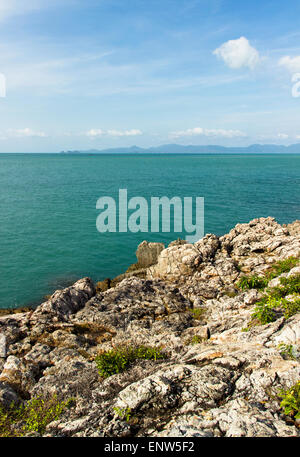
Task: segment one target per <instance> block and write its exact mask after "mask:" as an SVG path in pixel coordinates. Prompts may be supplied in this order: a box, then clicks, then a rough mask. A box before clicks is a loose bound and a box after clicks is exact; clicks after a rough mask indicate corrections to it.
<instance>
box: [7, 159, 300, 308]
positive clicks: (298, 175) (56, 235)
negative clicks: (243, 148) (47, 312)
mask: <svg viewBox="0 0 300 457" xmlns="http://www.w3.org/2000/svg"><path fill="white" fill-rule="evenodd" d="M119 189H127V190H128V198H129V199H130V198H131V197H135V196H140V197H145V198H146V199H147V200H148V201H150V198H151V197H153V196H157V197H162V196H167V197H169V198H172V197H174V196H179V197H185V196H188V197H194V198H195V197H197V196H199V197H204V198H205V233H215V234H216V235H222V234H224V233H226V232H228V231H229V230H230V229H231V228H233V227H234V226H235V225H236V224H237V223H242V222H249V221H250V220H251V219H253V218H256V217H266V216H273V217H275V218H276V220H277V221H278V222H279V223H281V224H282V223H289V222H292V221H294V220H295V219H300V192H299V190H300V155H291V154H289V155H283V154H251V155H250V154H247V155H245V154H243V155H242V154H223V155H220V154H214V155H212V154H210V155H208V154H199V155H195V154H193V155H179V154H176V155H175V154H165V155H164V154H159V155H157V154H155V155H154V154H145V155H133V154H126V155H60V154H0V209H1V213H0V222H1V224H0V236H1V244H0V286H1V295H0V308H9V307H17V306H24V305H32V306H34V305H37V304H38V303H40V302H42V301H43V297H44V296H45V295H47V294H51V293H53V291H54V290H56V289H58V288H62V287H65V286H67V285H69V284H71V283H73V282H75V281H76V280H77V279H79V278H81V277H84V276H89V277H91V278H92V279H93V280H95V281H97V280H102V279H104V278H106V277H114V276H116V275H118V274H120V273H123V272H124V271H125V270H126V269H127V267H128V266H129V265H130V264H132V263H134V262H135V261H136V257H135V251H136V248H137V245H138V244H139V243H140V242H141V241H143V240H144V239H146V240H148V241H160V242H163V243H165V244H168V243H169V242H170V241H172V240H174V239H176V238H178V237H182V238H184V237H185V236H186V233H174V232H171V233H150V232H148V233H130V232H128V233H106V234H100V233H99V232H98V231H97V229H96V218H97V216H98V214H99V210H97V209H96V202H97V200H98V199H99V198H100V197H102V196H110V197H113V198H115V199H116V201H117V200H118V192H119Z"/></svg>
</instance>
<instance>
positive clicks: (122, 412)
mask: <svg viewBox="0 0 300 457" xmlns="http://www.w3.org/2000/svg"><path fill="white" fill-rule="evenodd" d="M114 411H115V412H116V414H117V416H119V418H120V419H121V420H126V422H129V420H130V417H131V408H118V407H115V408H114Z"/></svg>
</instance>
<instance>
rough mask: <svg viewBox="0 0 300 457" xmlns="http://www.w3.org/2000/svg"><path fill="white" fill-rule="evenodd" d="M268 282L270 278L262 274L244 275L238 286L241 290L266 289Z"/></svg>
mask: <svg viewBox="0 0 300 457" xmlns="http://www.w3.org/2000/svg"><path fill="white" fill-rule="evenodd" d="M267 284H268V280H267V279H266V278H264V277H262V276H256V275H253V276H242V277H241V278H240V279H239V281H238V283H237V287H238V288H239V289H241V290H248V289H264V288H265V287H266V286H267Z"/></svg>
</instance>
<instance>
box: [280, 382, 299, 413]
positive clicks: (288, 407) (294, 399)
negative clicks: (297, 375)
mask: <svg viewBox="0 0 300 457" xmlns="http://www.w3.org/2000/svg"><path fill="white" fill-rule="evenodd" d="M278 396H279V398H282V401H281V403H280V407H281V408H282V409H283V411H284V414H286V415H287V416H291V417H292V418H293V419H300V381H298V382H297V383H296V384H295V385H294V386H292V387H290V388H289V389H287V390H282V391H280V393H279V395H278Z"/></svg>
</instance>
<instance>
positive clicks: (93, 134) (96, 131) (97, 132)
mask: <svg viewBox="0 0 300 457" xmlns="http://www.w3.org/2000/svg"><path fill="white" fill-rule="evenodd" d="M86 135H87V136H90V137H91V138H95V137H98V136H102V135H105V132H104V130H102V129H91V130H89V131H88V132H86Z"/></svg>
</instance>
